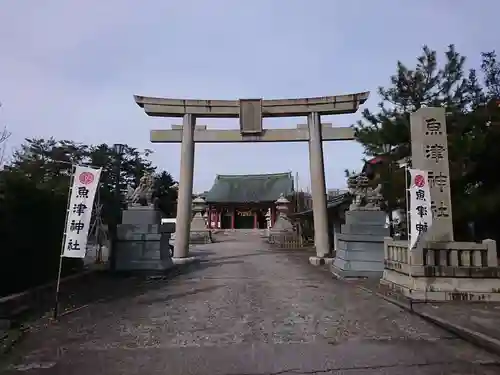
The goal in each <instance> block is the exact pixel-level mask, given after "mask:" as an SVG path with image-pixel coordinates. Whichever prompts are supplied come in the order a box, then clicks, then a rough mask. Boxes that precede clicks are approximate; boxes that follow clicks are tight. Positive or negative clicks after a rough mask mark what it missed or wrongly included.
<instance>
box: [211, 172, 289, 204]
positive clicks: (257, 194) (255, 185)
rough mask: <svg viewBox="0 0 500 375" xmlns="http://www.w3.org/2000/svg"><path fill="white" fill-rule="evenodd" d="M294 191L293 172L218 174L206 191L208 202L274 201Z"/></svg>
mask: <svg viewBox="0 0 500 375" xmlns="http://www.w3.org/2000/svg"><path fill="white" fill-rule="evenodd" d="M291 193H293V178H292V174H291V172H287V173H273V174H247V175H217V177H216V178H215V182H214V184H213V186H212V188H211V189H210V190H209V191H208V192H207V193H206V197H205V199H206V201H207V202H208V203H246V202H274V201H276V200H277V199H278V198H279V197H280V195H281V194H284V195H285V196H286V195H290V194H291Z"/></svg>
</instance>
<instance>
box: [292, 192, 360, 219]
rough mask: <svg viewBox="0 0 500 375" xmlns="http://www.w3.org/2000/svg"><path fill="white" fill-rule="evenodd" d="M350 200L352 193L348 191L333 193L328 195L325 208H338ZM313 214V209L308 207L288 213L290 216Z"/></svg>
mask: <svg viewBox="0 0 500 375" xmlns="http://www.w3.org/2000/svg"><path fill="white" fill-rule="evenodd" d="M351 201H352V195H351V194H350V193H343V194H339V195H335V196H333V197H329V198H328V201H327V205H326V208H327V210H329V211H330V210H334V211H335V210H338V209H339V208H341V207H342V206H343V205H344V204H346V203H351ZM312 215H313V210H312V209H308V210H305V211H302V212H296V213H292V214H290V217H304V216H312Z"/></svg>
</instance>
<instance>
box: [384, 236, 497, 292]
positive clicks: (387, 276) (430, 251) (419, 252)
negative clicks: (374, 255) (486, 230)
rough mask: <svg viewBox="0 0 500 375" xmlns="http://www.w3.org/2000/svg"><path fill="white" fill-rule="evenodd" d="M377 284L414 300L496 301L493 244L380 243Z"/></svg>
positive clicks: (495, 253)
mask: <svg viewBox="0 0 500 375" xmlns="http://www.w3.org/2000/svg"><path fill="white" fill-rule="evenodd" d="M384 247H385V249H384V253H385V261H384V273H383V276H382V279H381V280H380V283H381V284H383V285H384V286H387V287H389V288H391V289H393V290H396V291H398V292H400V293H402V294H403V295H405V296H406V297H408V298H409V299H412V300H417V301H461V302H466V301H481V302H488V301H493V302H499V301H500V267H498V260H497V250H496V242H495V241H494V240H490V239H488V240H484V241H483V242H481V243H476V242H435V241H425V242H424V241H422V242H421V243H420V244H419V246H417V248H415V249H413V250H412V251H411V252H408V243H407V241H394V240H392V239H391V238H386V239H385V241H384Z"/></svg>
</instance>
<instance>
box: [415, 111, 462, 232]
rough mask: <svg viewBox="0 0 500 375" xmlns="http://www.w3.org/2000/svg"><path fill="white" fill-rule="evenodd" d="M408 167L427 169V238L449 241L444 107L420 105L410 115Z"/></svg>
mask: <svg viewBox="0 0 500 375" xmlns="http://www.w3.org/2000/svg"><path fill="white" fill-rule="evenodd" d="M410 122H411V157H412V161H411V162H412V168H415V169H421V170H425V171H427V172H428V176H429V187H430V192H431V199H432V202H431V208H432V213H433V223H432V227H431V229H430V231H429V233H428V234H427V236H426V238H425V239H426V240H427V241H453V218H452V210H451V193H450V171H449V162H448V139H447V133H446V116H445V109H444V108H440V107H439V108H437V107H426V108H420V109H419V110H417V111H416V112H414V113H412V114H411V117H410Z"/></svg>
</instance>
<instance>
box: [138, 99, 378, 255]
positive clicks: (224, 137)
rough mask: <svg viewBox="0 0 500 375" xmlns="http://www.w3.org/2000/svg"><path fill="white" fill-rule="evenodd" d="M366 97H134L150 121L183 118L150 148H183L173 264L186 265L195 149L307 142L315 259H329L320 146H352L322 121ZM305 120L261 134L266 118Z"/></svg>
mask: <svg viewBox="0 0 500 375" xmlns="http://www.w3.org/2000/svg"><path fill="white" fill-rule="evenodd" d="M368 96H369V92H362V93H356V94H348V95H339V96H327V97H317V98H300V99H277V100H262V99H240V100H192V99H189V100H185V99H167V98H155V97H147V96H137V95H136V96H135V97H134V98H135V102H136V103H137V104H138V105H139V106H140V107H141V108H144V112H146V114H147V115H149V116H155V117H182V118H183V124H182V125H172V128H171V129H165V130H151V142H153V143H181V170H180V181H179V197H178V204H177V225H176V239H175V246H174V258H173V260H174V262H177V263H182V262H186V261H188V259H189V258H188V257H189V234H190V233H189V232H190V225H191V209H192V207H191V203H192V202H191V201H192V193H193V171H194V149H195V147H194V145H195V143H227V142H301V141H302V142H308V143H309V162H310V174H311V190H312V200H313V202H312V203H313V219H314V242H315V247H316V254H317V256H318V257H320V258H323V257H325V256H326V255H328V254H329V253H330V238H329V235H328V218H327V206H326V205H327V195H326V186H325V167H324V162H323V144H322V141H339V140H353V139H354V130H353V129H352V128H350V127H332V125H331V124H321V115H338V114H347V113H355V112H356V111H357V110H358V108H359V106H360V105H361V104H363V103H364V102H365V101H366V100H367V99H368ZM296 116H307V124H305V125H298V126H297V127H296V128H295V129H293V128H292V129H264V128H263V127H262V119H263V118H264V117H296ZM198 117H211V118H214V117H216V118H239V122H240V129H239V130H215V129H207V126H206V125H198V126H196V124H195V123H196V118H198Z"/></svg>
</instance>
